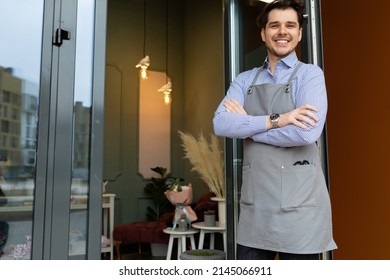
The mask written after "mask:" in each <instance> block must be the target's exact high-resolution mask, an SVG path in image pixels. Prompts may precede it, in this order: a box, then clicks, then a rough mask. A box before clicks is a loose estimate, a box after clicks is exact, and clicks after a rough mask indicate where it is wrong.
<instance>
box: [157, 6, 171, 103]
mask: <svg viewBox="0 0 390 280" xmlns="http://www.w3.org/2000/svg"><path fill="white" fill-rule="evenodd" d="M168 1H169V0H166V1H165V3H166V12H165V42H166V46H165V52H166V53H165V75H166V84H165V85H163V86H162V87H161V88H160V89H159V90H157V91H158V92H162V93H163V95H164V103H165V104H167V105H168V104H170V103H171V101H172V96H171V92H172V81H171V79H170V78H169V76H168V27H169V26H168V20H169V17H168V11H169V7H168V3H169V2H168Z"/></svg>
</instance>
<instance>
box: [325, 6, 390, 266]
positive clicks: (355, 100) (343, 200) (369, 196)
mask: <svg viewBox="0 0 390 280" xmlns="http://www.w3.org/2000/svg"><path fill="white" fill-rule="evenodd" d="M321 2H322V4H321V6H322V7H321V8H322V24H323V27H322V28H323V45H324V68H325V77H326V83H327V89H328V98H329V111H328V117H327V128H328V144H329V173H330V188H331V199H332V207H333V220H334V222H333V223H334V236H335V240H336V243H337V244H338V247H339V249H338V250H336V251H334V258H335V259H390V113H389V112H390V108H389V104H390V70H389V67H390V31H389V28H390V23H389V19H390V14H389V11H390V1H388V0H375V1H372V2H371V1H363V0H342V1H340V0H323V1H321Z"/></svg>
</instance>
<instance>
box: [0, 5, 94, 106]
mask: <svg viewBox="0 0 390 280" xmlns="http://www.w3.org/2000/svg"><path fill="white" fill-rule="evenodd" d="M43 2H44V0H0V26H1V28H0V66H2V67H4V68H12V69H13V75H14V76H16V77H18V78H20V79H23V80H26V81H29V82H31V83H33V84H34V85H36V88H37V89H38V88H39V79H40V66H41V65H40V63H41V45H42V42H41V41H42V25H43V4H44V3H43ZM77 10H78V17H77V20H78V23H77V40H76V42H77V47H76V69H75V72H76V79H75V101H81V102H82V103H83V105H84V106H90V104H91V95H90V93H91V78H92V51H93V19H94V18H93V17H94V15H93V13H94V0H80V1H78V7H77ZM30 93H32V94H37V93H38V91H35V90H34V93H33V92H30Z"/></svg>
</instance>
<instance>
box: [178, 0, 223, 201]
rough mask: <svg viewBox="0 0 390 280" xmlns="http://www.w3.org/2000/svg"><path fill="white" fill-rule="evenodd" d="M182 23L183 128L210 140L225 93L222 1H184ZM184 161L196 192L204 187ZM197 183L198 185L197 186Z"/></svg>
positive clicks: (187, 176) (198, 193)
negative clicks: (216, 114)
mask: <svg viewBox="0 0 390 280" xmlns="http://www.w3.org/2000/svg"><path fill="white" fill-rule="evenodd" d="M186 3H187V5H186V25H185V35H184V36H185V56H184V57H185V92H186V94H185V96H186V98H185V101H184V108H185V110H184V113H185V130H186V131H187V132H190V133H192V134H193V135H194V136H199V134H200V133H201V132H202V133H203V135H204V136H205V137H206V138H207V139H208V140H210V133H212V132H213V131H214V130H213V123H212V119H213V116H214V112H215V110H216V109H217V106H218V105H219V103H220V102H221V100H222V98H223V97H224V96H225V88H224V73H225V70H224V39H223V35H224V30H223V1H221V0H213V1H205V0H193V1H186ZM220 140H221V148H223V142H222V138H220ZM185 163H186V174H185V176H186V178H189V179H190V180H191V182H192V185H193V186H194V193H195V194H196V195H197V196H199V195H201V194H202V193H204V192H206V191H208V188H207V187H206V186H205V184H204V182H203V181H202V180H201V179H200V178H199V175H198V174H197V173H194V172H193V171H191V168H192V166H191V165H190V164H189V162H188V161H185ZM197 186H199V188H198V187H197Z"/></svg>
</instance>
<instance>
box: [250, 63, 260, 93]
mask: <svg viewBox="0 0 390 280" xmlns="http://www.w3.org/2000/svg"><path fill="white" fill-rule="evenodd" d="M260 72H261V67H260V68H259V70H257V72H256V75H255V77H254V78H253V80H252V83H251V85H250V86H249V88H248V94H251V93H252V91H253V87H254V86H255V83H256V81H257V78H258V77H259V75H260Z"/></svg>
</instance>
